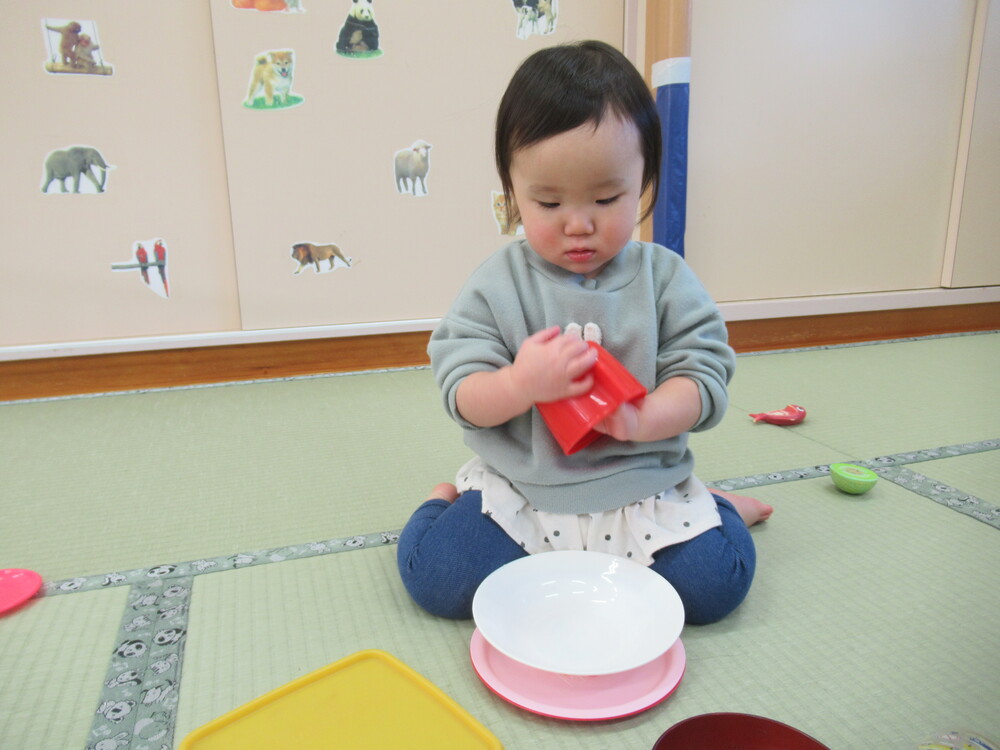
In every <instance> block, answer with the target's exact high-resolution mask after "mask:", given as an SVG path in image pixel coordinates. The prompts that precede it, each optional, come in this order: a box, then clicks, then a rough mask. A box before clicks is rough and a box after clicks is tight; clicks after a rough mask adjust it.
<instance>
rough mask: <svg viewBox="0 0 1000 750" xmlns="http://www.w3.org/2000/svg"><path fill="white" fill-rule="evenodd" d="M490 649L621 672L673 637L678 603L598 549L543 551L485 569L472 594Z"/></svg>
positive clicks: (678, 624) (638, 570)
mask: <svg viewBox="0 0 1000 750" xmlns="http://www.w3.org/2000/svg"><path fill="white" fill-rule="evenodd" d="M472 616H473V618H474V619H475V621H476V626H477V627H478V628H479V631H480V632H481V633H482V634H483V637H484V638H485V639H486V640H487V641H489V643H490V645H492V646H493V647H494V648H495V649H497V650H498V651H500V652H501V653H502V654H505V655H506V656H509V657H510V658H511V659H514V660H516V661H519V662H521V663H522V664H526V665H528V666H530V667H534V668H535V669H542V670H545V671H547V672H559V673H561V674H571V675H600V674H613V673H615V672H624V671H625V670H627V669H635V668H636V667H639V666H642V665H643V664H647V663H649V662H650V661H652V660H653V659H655V658H656V657H658V656H660V655H661V654H663V653H664V652H665V651H666V650H667V649H669V648H670V647H671V646H673V645H674V642H675V641H676V640H677V638H678V637H679V636H680V634H681V630H682V629H683V628H684V605H683V604H682V603H681V599H680V597H679V596H678V595H677V592H676V591H675V590H674V587H673V586H671V585H670V584H669V583H667V581H666V579H664V578H663V577H662V576H660V575H659V574H657V573H655V572H653V571H652V570H650V569H649V568H647V567H645V566H644V565H640V564H639V563H635V562H632V561H631V560H626V559H624V558H621V557H616V556H614V555H608V554H605V553H603V552H573V551H560V552H543V553H540V554H536V555H528V556H527V557H523V558H521V559H520V560H516V561H514V562H512V563H510V564H508V565H504V566H503V567H502V568H500V569H499V570H497V571H495V572H494V573H492V574H491V575H490V576H488V577H487V578H486V580H485V581H483V582H482V584H481V585H480V586H479V589H478V590H477V591H476V595H475V597H474V598H473V600H472Z"/></svg>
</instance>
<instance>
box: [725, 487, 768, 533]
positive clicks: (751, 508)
mask: <svg viewBox="0 0 1000 750" xmlns="http://www.w3.org/2000/svg"><path fill="white" fill-rule="evenodd" d="M712 492H713V493H714V494H716V495H718V496H719V497H722V498H725V499H726V500H728V501H729V502H731V503H732V504H733V507H734V508H736V512H737V513H739V514H740V518H742V519H743V523H745V524H746V525H747V526H753V525H754V524H755V523H760V522H761V521H766V520H767V519H768V518H770V517H771V514H772V513H773V512H774V508H773V507H771V506H770V505H768V504H767V503H764V502H761V501H760V500H758V499H757V498H755V497H747V496H746V495H734V494H733V493H731V492H723V491H722V490H716V489H713V490H712Z"/></svg>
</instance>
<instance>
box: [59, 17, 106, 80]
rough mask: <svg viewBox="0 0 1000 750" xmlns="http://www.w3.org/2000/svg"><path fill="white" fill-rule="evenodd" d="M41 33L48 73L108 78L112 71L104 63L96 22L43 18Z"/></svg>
mask: <svg viewBox="0 0 1000 750" xmlns="http://www.w3.org/2000/svg"><path fill="white" fill-rule="evenodd" d="M42 33H43V34H44V35H45V49H46V53H47V54H48V58H47V59H46V61H45V66H44V67H45V70H46V71H47V72H49V73H78V74H84V75H100V76H109V75H112V74H113V73H114V68H113V66H111V65H110V64H108V63H107V62H105V60H104V52H103V50H102V49H101V42H100V36H98V34H97V23H95V22H94V21H80V20H74V19H71V18H43V19H42Z"/></svg>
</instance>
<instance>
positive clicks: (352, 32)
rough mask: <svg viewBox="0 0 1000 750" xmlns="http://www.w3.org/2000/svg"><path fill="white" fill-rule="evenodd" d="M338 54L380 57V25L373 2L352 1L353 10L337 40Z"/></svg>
mask: <svg viewBox="0 0 1000 750" xmlns="http://www.w3.org/2000/svg"><path fill="white" fill-rule="evenodd" d="M337 53H338V54H341V55H343V56H344V57H357V58H366V57H379V56H380V55H381V54H382V50H381V49H380V48H379V31H378V24H377V23H375V10H374V8H372V0H352V2H351V9H350V11H349V12H348V14H347V18H346V20H345V21H344V25H343V26H341V27H340V36H339V37H338V38H337Z"/></svg>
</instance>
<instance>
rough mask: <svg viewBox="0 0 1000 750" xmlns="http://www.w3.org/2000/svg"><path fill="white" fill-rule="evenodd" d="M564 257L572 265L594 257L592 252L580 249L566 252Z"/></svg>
mask: <svg viewBox="0 0 1000 750" xmlns="http://www.w3.org/2000/svg"><path fill="white" fill-rule="evenodd" d="M566 257H567V258H569V259H570V260H571V261H573V262H574V263H584V262H586V261H588V260H590V259H591V258H593V257H594V251H593V250H587V249H582V248H581V249H578V250H569V251H567V252H566Z"/></svg>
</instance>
